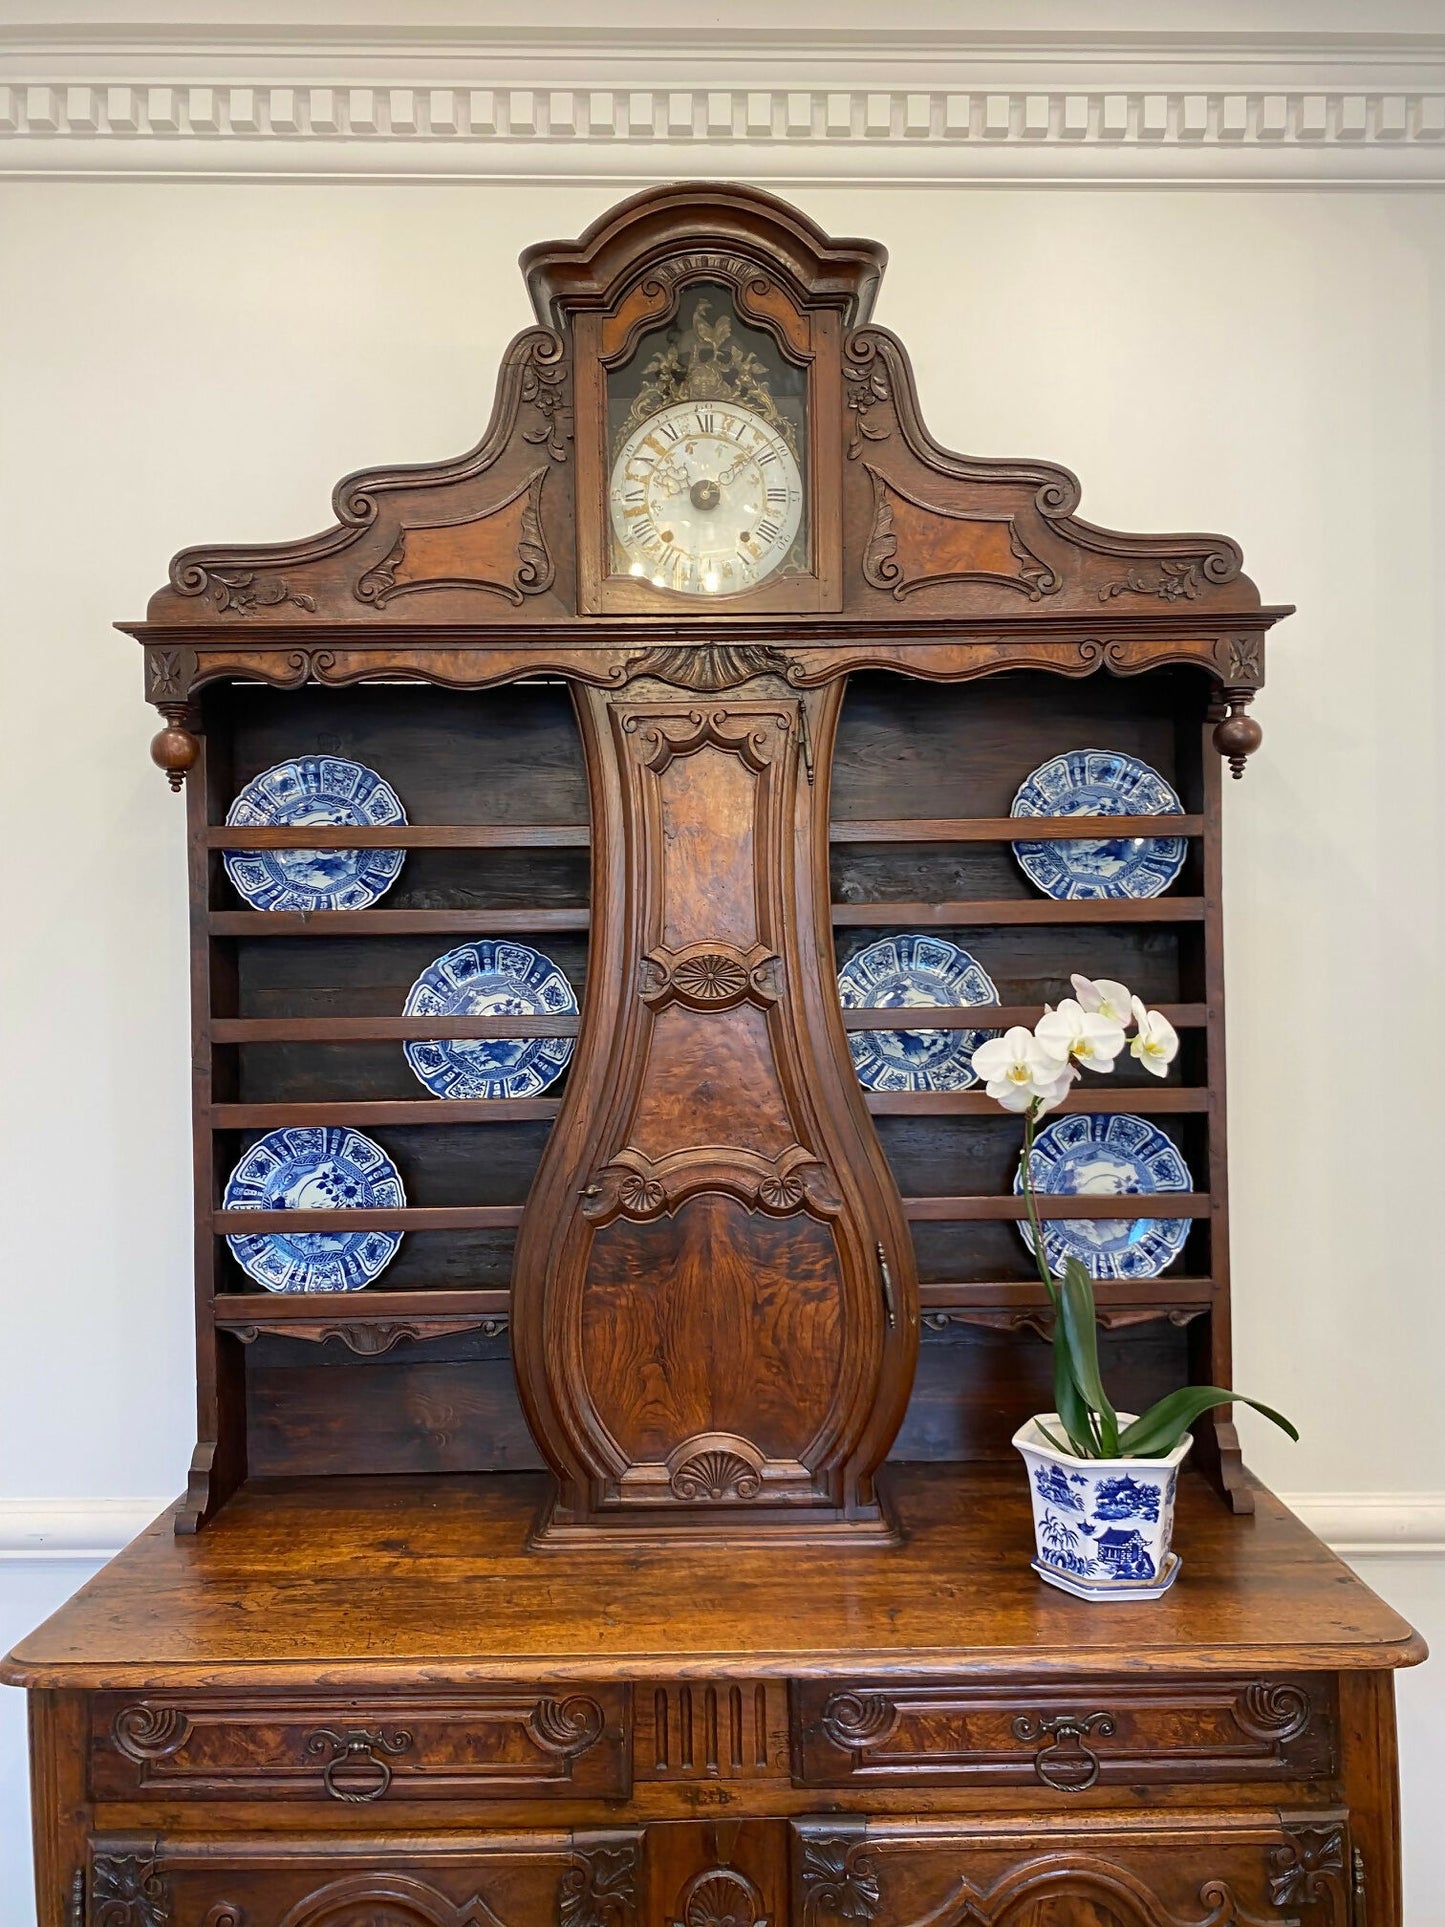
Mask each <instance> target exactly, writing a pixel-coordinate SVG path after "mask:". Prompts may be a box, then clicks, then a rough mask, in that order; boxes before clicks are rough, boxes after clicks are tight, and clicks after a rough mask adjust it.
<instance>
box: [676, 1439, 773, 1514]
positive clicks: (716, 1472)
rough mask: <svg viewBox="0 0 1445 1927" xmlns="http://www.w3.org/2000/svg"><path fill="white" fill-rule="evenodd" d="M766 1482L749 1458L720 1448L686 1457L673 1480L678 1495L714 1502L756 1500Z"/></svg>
mask: <svg viewBox="0 0 1445 1927" xmlns="http://www.w3.org/2000/svg"><path fill="white" fill-rule="evenodd" d="M762 1484H763V1482H762V1480H761V1479H760V1478H759V1476H758V1474H757V1473H756V1472H755V1471H754V1469H753V1467H752V1466H750V1465H749V1464H748V1462H747V1460H746V1459H740V1458H739V1457H738V1455H737V1454H736V1452H723V1451H716V1450H715V1451H711V1452H699V1453H698V1455H697V1457H696V1458H693V1459H686V1460H684V1462H683V1463H682V1464H681V1465H680V1466H679V1467H678V1468H677V1470H676V1471H675V1472H674V1473H673V1475H672V1480H671V1485H672V1490H673V1494H674V1496H675V1497H677V1498H679V1499H685V1500H695V1499H706V1500H711V1501H712V1503H713V1504H714V1505H716V1504H718V1503H719V1502H720V1501H722V1500H724V1499H755V1498H756V1497H757V1496H758V1493H759V1492H760V1491H761V1490H762Z"/></svg>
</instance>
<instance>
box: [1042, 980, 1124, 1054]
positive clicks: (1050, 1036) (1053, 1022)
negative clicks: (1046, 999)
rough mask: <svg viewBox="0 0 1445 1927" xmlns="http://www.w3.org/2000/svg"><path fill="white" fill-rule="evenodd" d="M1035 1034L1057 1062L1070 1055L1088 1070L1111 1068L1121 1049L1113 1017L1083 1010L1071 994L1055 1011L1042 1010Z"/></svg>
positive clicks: (1121, 1039)
mask: <svg viewBox="0 0 1445 1927" xmlns="http://www.w3.org/2000/svg"><path fill="white" fill-rule="evenodd" d="M1034 1035H1035V1037H1036V1038H1037V1039H1038V1041H1039V1043H1040V1044H1041V1045H1042V1047H1043V1048H1044V1050H1046V1051H1047V1052H1048V1053H1049V1055H1050V1056H1051V1057H1053V1058H1054V1059H1055V1060H1056V1062H1057V1063H1059V1064H1066V1063H1068V1061H1069V1059H1070V1058H1071V1057H1072V1058H1074V1059H1076V1060H1077V1061H1078V1062H1079V1063H1080V1064H1083V1065H1085V1066H1086V1068H1087V1069H1089V1070H1091V1071H1111V1070H1113V1068H1114V1059H1115V1058H1116V1057H1117V1056H1118V1055H1119V1053H1120V1051H1121V1050H1123V1048H1124V1031H1123V1027H1122V1026H1121V1025H1120V1024H1118V1023H1117V1022H1116V1021H1115V1020H1114V1019H1113V1018H1112V1017H1105V1016H1103V1015H1101V1014H1100V1013H1099V1012H1097V1011H1090V1010H1085V1009H1084V1006H1083V1005H1082V1004H1081V1003H1079V1001H1078V1000H1077V999H1076V998H1074V997H1065V999H1064V1001H1063V1002H1062V1003H1061V1004H1060V1005H1059V1007H1058V1009H1057V1010H1047V1009H1046V1010H1045V1012H1044V1014H1043V1016H1042V1017H1041V1018H1040V1019H1039V1021H1038V1023H1037V1024H1036V1025H1035V1026H1034Z"/></svg>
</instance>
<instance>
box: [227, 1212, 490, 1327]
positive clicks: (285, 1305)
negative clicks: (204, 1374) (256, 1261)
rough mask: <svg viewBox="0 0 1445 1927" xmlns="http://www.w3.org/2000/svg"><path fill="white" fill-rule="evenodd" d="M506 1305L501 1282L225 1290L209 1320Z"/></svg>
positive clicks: (390, 1314) (368, 1316)
mask: <svg viewBox="0 0 1445 1927" xmlns="http://www.w3.org/2000/svg"><path fill="white" fill-rule="evenodd" d="M332 1215H333V1216H334V1215H335V1214H334V1213H333V1214H332ZM511 1308H512V1294H511V1291H510V1290H509V1289H508V1288H506V1287H505V1286H504V1287H502V1288H501V1289H500V1290H495V1289H487V1290H481V1289H479V1290H476V1291H377V1290H375V1289H370V1290H366V1291H296V1292H290V1291H287V1292H271V1291H228V1292H220V1293H218V1294H217V1295H216V1297H214V1298H213V1299H212V1300H211V1316H212V1320H213V1322H214V1323H215V1324H217V1325H219V1326H220V1327H221V1328H222V1329H223V1330H225V1329H227V1328H229V1327H232V1326H236V1325H254V1324H256V1323H258V1322H264V1323H266V1324H275V1325H288V1324H305V1323H307V1322H309V1321H310V1320H312V1319H315V1318H318V1317H322V1316H324V1317H325V1318H326V1319H328V1320H330V1321H334V1322H336V1323H343V1322H345V1321H347V1320H351V1321H354V1322H357V1323H367V1322H370V1321H371V1320H373V1319H380V1318H404V1319H407V1320H418V1321H421V1320H436V1319H453V1318H458V1317H466V1316H475V1317H476V1318H477V1319H478V1321H480V1320H482V1319H484V1318H505V1317H506V1316H507V1314H508V1313H509V1312H510V1310H511Z"/></svg>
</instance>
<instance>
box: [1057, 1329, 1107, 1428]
mask: <svg viewBox="0 0 1445 1927" xmlns="http://www.w3.org/2000/svg"><path fill="white" fill-rule="evenodd" d="M1054 1410H1055V1411H1056V1412H1057V1413H1058V1415H1059V1423H1060V1424H1061V1425H1062V1426H1063V1428H1064V1430H1065V1432H1067V1433H1068V1435H1069V1444H1070V1445H1071V1446H1072V1448H1073V1450H1074V1452H1075V1453H1076V1454H1077V1455H1078V1457H1079V1458H1081V1459H1092V1458H1097V1457H1098V1445H1097V1442H1096V1439H1095V1428H1094V1426H1093V1425H1092V1423H1091V1422H1090V1413H1089V1408H1088V1406H1087V1405H1086V1404H1085V1403H1084V1398H1083V1394H1082V1393H1081V1392H1080V1390H1079V1387H1078V1382H1077V1380H1076V1379H1075V1377H1074V1372H1073V1367H1072V1364H1071V1362H1070V1359H1069V1343H1068V1339H1067V1337H1066V1336H1065V1334H1064V1321H1063V1319H1062V1317H1056V1318H1055V1320H1054Z"/></svg>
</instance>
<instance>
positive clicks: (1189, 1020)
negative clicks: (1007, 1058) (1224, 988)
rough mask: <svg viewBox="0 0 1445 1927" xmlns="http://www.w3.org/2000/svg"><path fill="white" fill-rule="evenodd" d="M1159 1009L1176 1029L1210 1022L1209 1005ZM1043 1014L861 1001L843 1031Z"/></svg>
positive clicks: (942, 1026)
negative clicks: (893, 1005) (899, 1006)
mask: <svg viewBox="0 0 1445 1927" xmlns="http://www.w3.org/2000/svg"><path fill="white" fill-rule="evenodd" d="M1157 1008H1158V1010H1159V1011H1160V1012H1161V1013H1162V1014H1163V1015H1164V1016H1165V1017H1167V1018H1168V1019H1169V1021H1170V1023H1171V1024H1173V1026H1174V1028H1175V1029H1176V1030H1203V1029H1204V1028H1205V1027H1206V1025H1207V1024H1208V1022H1209V1006H1208V1005H1207V1004H1160V1005H1158V1006H1157ZM1043 1014H1044V1007H1043V1005H1042V1004H940V1005H938V1006H937V1007H934V1006H932V1005H922V1006H913V1005H910V1006H908V1007H906V1008H904V1009H901V1010H898V1009H894V1010H889V1009H885V1008H884V1007H883V1006H882V1005H881V1004H860V1005H859V1006H858V1007H857V1008H856V1009H854V1010H845V1011H844V1012H843V1028H844V1030H1008V1029H1009V1028H1010V1027H1011V1026H1012V1025H1014V1024H1022V1025H1024V1026H1025V1027H1026V1028H1032V1026H1033V1025H1034V1024H1036V1023H1037V1022H1038V1021H1039V1019H1040V1017H1042V1016H1043Z"/></svg>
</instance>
